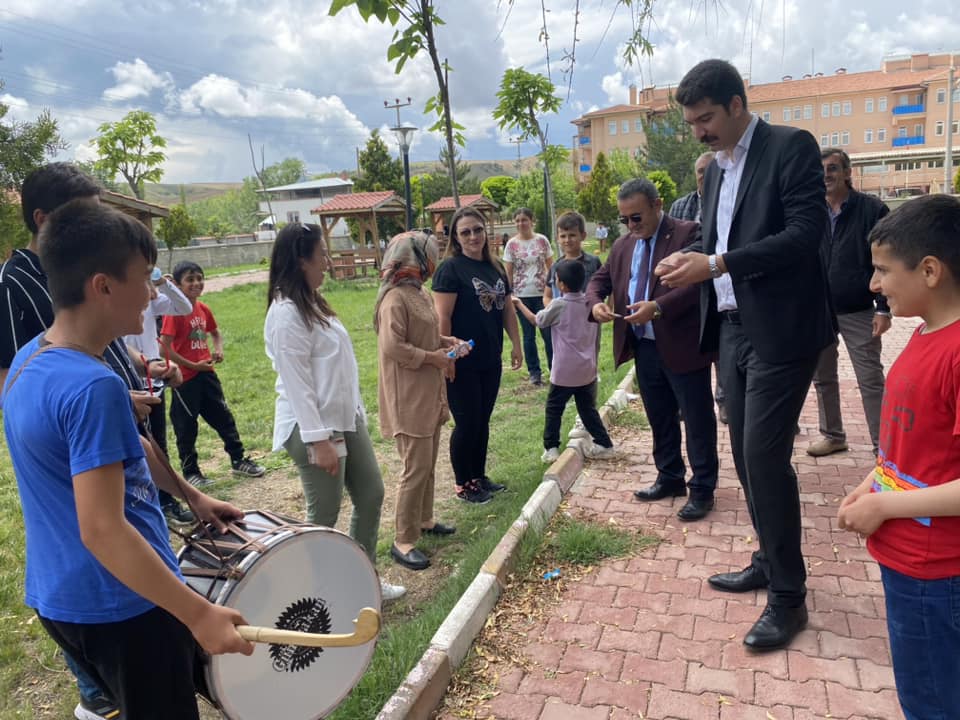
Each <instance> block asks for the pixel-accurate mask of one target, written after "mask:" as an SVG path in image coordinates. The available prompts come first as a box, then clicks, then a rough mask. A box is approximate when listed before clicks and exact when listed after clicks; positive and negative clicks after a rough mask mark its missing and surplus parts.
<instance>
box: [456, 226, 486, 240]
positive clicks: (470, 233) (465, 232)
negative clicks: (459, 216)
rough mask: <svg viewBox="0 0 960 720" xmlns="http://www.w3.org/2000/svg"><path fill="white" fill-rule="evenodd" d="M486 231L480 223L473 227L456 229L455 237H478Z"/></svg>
mask: <svg viewBox="0 0 960 720" xmlns="http://www.w3.org/2000/svg"><path fill="white" fill-rule="evenodd" d="M486 231H487V229H486V228H485V227H483V226H481V225H478V226H477V227H473V228H462V229H460V230H457V237H464V238H468V237H480V236H481V235H483V234H484V233H485V232H486Z"/></svg>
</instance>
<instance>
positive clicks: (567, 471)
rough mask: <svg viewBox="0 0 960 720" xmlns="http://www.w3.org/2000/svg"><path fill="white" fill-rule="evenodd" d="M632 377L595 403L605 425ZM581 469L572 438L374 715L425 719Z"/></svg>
mask: <svg viewBox="0 0 960 720" xmlns="http://www.w3.org/2000/svg"><path fill="white" fill-rule="evenodd" d="M633 378H634V371H633V370H632V369H631V370H630V372H628V373H627V375H626V377H624V379H623V380H622V381H621V382H620V384H619V385H618V386H617V389H616V390H614V392H613V394H612V395H611V396H610V399H609V400H607V402H606V403H604V405H603V407H601V408H600V410H599V412H600V417H601V419H602V420H603V422H604V424H605V425H609V424H610V420H611V419H612V418H613V417H614V416H615V415H616V414H617V413H618V412H619V411H620V410H622V409H623V408H624V407H626V404H627V401H628V397H627V396H628V394H629V393H630V392H631V391H632V390H633V384H634V380H633ZM582 471H583V454H582V453H581V452H580V443H579V441H577V440H571V441H570V442H569V443H568V444H567V448H566V450H564V451H563V452H562V453H561V454H560V457H559V458H558V459H557V460H556V461H555V462H554V463H553V464H552V465H551V466H550V467H548V468H547V470H546V472H544V474H543V482H541V483H540V485H539V486H537V489H536V490H534V491H533V494H532V495H531V496H530V499H529V500H527V502H526V504H525V505H524V506H523V508H522V509H521V511H520V517H519V518H517V519H516V521H514V523H513V525H511V526H510V529H509V530H507V532H506V534H505V535H504V536H503V538H502V539H501V540H500V542H499V543H498V544H497V546H496V547H495V548H494V549H493V552H491V553H490V555H489V557H487V559H486V561H485V562H484V564H483V566H482V567H481V569H480V572H479V573H478V574H477V576H476V577H475V578H474V580H473V582H472V583H470V585H469V587H467V589H466V591H465V592H464V593H463V596H462V597H461V598H460V600H458V601H457V604H456V605H454V606H453V609H452V610H451V611H450V614H449V615H447V617H446V619H445V620H444V621H443V624H442V625H440V627H439V628H438V629H437V632H436V634H435V635H434V636H433V639H432V640H430V646H429V647H428V648H427V651H426V652H425V653H424V654H423V657H422V658H420V661H419V662H418V663H417V664H416V665H415V666H414V667H413V669H412V670H411V671H410V673H409V674H408V675H407V677H406V679H405V680H404V681H403V684H402V685H401V686H400V687H399V688H397V691H396V692H395V693H394V694H393V695H392V696H391V697H390V699H389V700H387V702H386V704H385V705H384V706H383V709H382V710H381V711H380V714H379V715H377V720H404V719H407V720H427V718H429V717H430V714H431V713H432V712H433V711H434V710H436V708H437V706H438V705H439V704H440V701H441V700H442V699H443V695H444V693H445V692H446V690H447V686H448V685H449V684H450V680H451V678H452V677H453V672H454V670H456V668H457V667H459V666H460V663H462V662H463V659H464V658H465V657H466V656H467V652H468V651H469V650H470V646H471V645H472V644H473V641H474V639H475V638H476V637H477V635H478V634H479V633H480V630H482V629H483V625H484V623H485V622H486V621H487V616H488V615H489V614H490V612H491V610H493V608H494V606H495V605H496V604H497V600H499V599H500V593H501V592H503V588H504V586H505V584H506V578H507V575H508V574H509V573H510V571H511V570H512V569H513V567H514V565H515V564H516V560H517V555H518V552H517V551H518V549H519V547H520V543H521V541H522V540H523V538H524V537H525V536H526V534H527V533H528V532H531V531H532V532H534V533H539V532H540V531H541V530H543V528H544V526H545V525H546V524H547V522H549V520H550V518H551V517H553V514H554V513H555V512H556V511H557V508H558V507H559V506H560V501H561V500H562V499H563V496H564V495H565V494H566V493H567V492H568V491H569V490H570V487H571V486H572V485H573V483H574V482H575V481H576V479H577V478H578V477H579V476H580V473H581V472H582Z"/></svg>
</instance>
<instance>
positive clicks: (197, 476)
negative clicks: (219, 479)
mask: <svg viewBox="0 0 960 720" xmlns="http://www.w3.org/2000/svg"><path fill="white" fill-rule="evenodd" d="M186 480H187V482H188V483H190V484H191V485H193V486H194V487H195V488H202V487H210V486H211V485H213V480H211V479H210V478H208V477H207V476H206V475H204V474H203V473H202V472H200V471H199V470H197V471H196V472H195V473H190V474H189V475H187V478H186Z"/></svg>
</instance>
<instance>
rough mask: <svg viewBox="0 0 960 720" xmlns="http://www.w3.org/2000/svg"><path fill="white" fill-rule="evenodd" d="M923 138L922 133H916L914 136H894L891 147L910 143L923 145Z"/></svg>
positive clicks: (905, 145) (904, 145) (906, 145)
mask: <svg viewBox="0 0 960 720" xmlns="http://www.w3.org/2000/svg"><path fill="white" fill-rule="evenodd" d="M924 141H925V138H924V136H923V135H916V136H914V137H895V138H894V139H893V147H895V148H896V147H908V146H910V145H923V144H924Z"/></svg>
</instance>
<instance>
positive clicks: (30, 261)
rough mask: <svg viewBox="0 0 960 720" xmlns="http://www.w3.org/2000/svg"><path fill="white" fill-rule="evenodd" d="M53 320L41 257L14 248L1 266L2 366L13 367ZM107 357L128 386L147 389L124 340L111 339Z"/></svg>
mask: <svg viewBox="0 0 960 720" xmlns="http://www.w3.org/2000/svg"><path fill="white" fill-rule="evenodd" d="M52 324H53V301H52V300H51V298H50V292H49V291H48V290H47V274H46V273H45V272H44V271H43V268H42V267H40V258H38V257H37V254H36V253H35V252H33V251H32V250H27V249H26V248H24V249H19V250H14V251H13V254H12V255H11V256H10V259H9V260H7V261H6V262H5V263H4V264H3V266H2V267H0V368H4V369H7V368H9V367H10V363H12V362H13V356H14V355H16V354H17V351H18V350H19V349H20V348H21V347H23V346H24V345H26V344H27V343H28V342H30V341H31V340H33V338H35V337H36V336H37V335H39V334H40V333H42V332H44V331H45V330H46V329H47V328H48V327H50V325H52ZM104 359H106V361H107V362H108V363H109V364H110V367H111V368H113V371H114V372H115V373H117V375H119V376H120V377H121V378H123V381H124V382H125V383H126V384H127V387H128V388H130V389H131V390H142V389H143V384H142V383H141V382H140V378H139V376H138V375H137V372H136V370H135V369H134V367H133V365H132V363H131V362H130V356H129V354H128V353H127V349H126V347H125V346H124V344H123V343H122V342H120V341H119V340H114V341H113V342H111V343H110V344H109V345H108V346H107V349H106V351H105V352H104Z"/></svg>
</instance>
